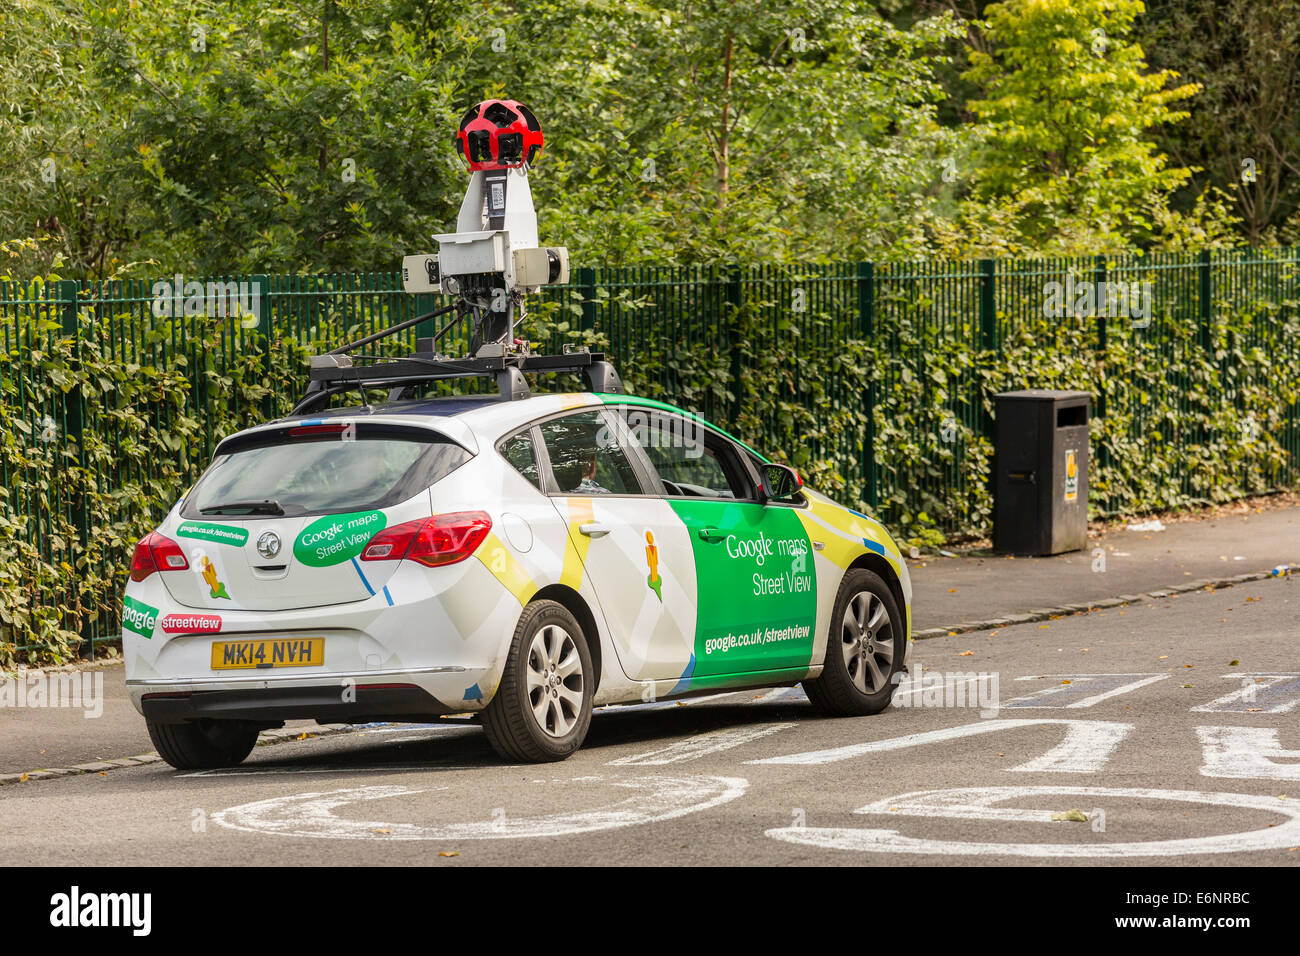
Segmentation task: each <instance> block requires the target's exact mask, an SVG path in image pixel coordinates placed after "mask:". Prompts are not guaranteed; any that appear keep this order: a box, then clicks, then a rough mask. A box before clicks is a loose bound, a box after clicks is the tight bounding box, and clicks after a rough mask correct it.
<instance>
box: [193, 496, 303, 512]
mask: <svg viewBox="0 0 1300 956" xmlns="http://www.w3.org/2000/svg"><path fill="white" fill-rule="evenodd" d="M232 512H233V513H236V514H239V513H243V514H250V515H282V514H284V509H283V508H281V507H280V502H278V501H275V500H274V499H271V498H267V499H266V500H264V501H228V502H226V503H225V504H222V505H209V506H208V507H206V508H200V509H199V514H205V515H223V514H230V513H232Z"/></svg>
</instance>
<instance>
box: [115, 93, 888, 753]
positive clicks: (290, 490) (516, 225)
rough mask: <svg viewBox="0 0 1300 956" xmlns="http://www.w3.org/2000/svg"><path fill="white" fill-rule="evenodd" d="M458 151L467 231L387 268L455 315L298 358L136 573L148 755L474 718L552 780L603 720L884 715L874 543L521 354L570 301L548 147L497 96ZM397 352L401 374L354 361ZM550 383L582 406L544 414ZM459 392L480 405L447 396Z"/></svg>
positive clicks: (440, 311)
mask: <svg viewBox="0 0 1300 956" xmlns="http://www.w3.org/2000/svg"><path fill="white" fill-rule="evenodd" d="M458 144H459V147H458V148H459V153H460V155H461V157H462V158H463V159H464V161H465V162H466V164H467V165H468V167H469V170H468V172H469V185H468V188H467V190H466V193H465V198H464V201H463V203H462V204H461V207H460V211H459V214H458V217H457V221H456V231H455V232H452V233H446V234H441V235H437V236H435V239H436V241H437V244H438V249H437V252H430V253H425V254H421V255H414V256H407V257H406V258H405V259H404V260H403V263H402V272H403V285H404V287H405V289H406V291H407V292H409V293H411V294H413V295H422V296H430V297H436V296H440V297H443V301H444V302H447V303H448V304H445V305H443V306H441V307H439V308H436V309H434V310H433V311H432V312H429V313H426V314H424V315H419V316H416V317H415V318H413V319H409V320H406V321H404V322H399V323H398V324H396V325H393V326H390V327H388V328H386V329H382V330H380V331H379V332H376V333H373V334H371V335H368V336H366V337H364V338H362V339H360V340H358V341H356V342H352V343H349V344H345V345H342V346H340V347H338V348H335V349H333V350H332V351H330V352H328V353H326V354H323V355H316V356H314V357H313V358H312V360H311V372H310V385H309V387H308V389H307V391H306V393H305V394H304V395H303V396H302V398H301V400H300V401H299V402H298V404H297V405H296V407H295V408H294V409H293V411H292V413H291V414H289V415H288V416H286V417H284V418H282V419H279V420H276V421H271V422H267V423H265V424H261V425H257V426H254V427H252V428H248V429H246V430H244V431H241V432H238V433H237V434H234V435H230V436H228V437H226V438H225V439H224V440H222V441H221V442H220V443H219V444H218V445H217V447H216V450H215V453H214V455H213V457H212V461H211V462H210V464H209V465H208V467H207V469H206V470H205V471H204V472H203V474H202V475H201V476H200V478H199V479H198V481H196V482H195V483H194V485H193V487H191V488H190V489H189V491H188V492H187V493H186V494H185V496H184V498H183V499H182V500H181V501H180V502H178V503H177V504H176V506H175V507H174V508H173V509H172V511H171V513H170V514H168V515H167V517H166V518H165V519H164V520H163V522H162V523H161V524H160V525H159V526H158V528H157V529H156V530H155V531H154V532H152V533H151V534H149V535H147V536H146V537H145V538H144V539H142V540H141V541H140V543H139V544H138V545H137V547H136V551H135V556H134V559H133V561H132V568H131V575H130V583H129V585H128V587H127V592H126V596H125V599H124V602H123V610H122V627H123V650H124V656H125V658H126V665H127V689H128V693H129V695H130V698H131V701H132V703H133V704H134V705H135V707H136V708H137V709H138V710H139V711H140V712H141V713H142V714H143V715H144V717H145V720H146V722H147V726H148V728H149V732H150V734H151V737H152V739H153V741H154V743H155V745H156V746H157V748H158V752H159V753H160V754H161V755H162V756H163V758H164V759H165V760H167V761H168V762H169V763H171V764H172V765H173V766H175V767H178V768H183V769H207V768H214V767H223V766H230V765H232V764H235V763H238V762H239V761H241V760H243V759H244V757H245V756H247V755H248V753H249V752H250V750H251V749H252V747H253V745H254V743H255V742H256V740H257V734H258V732H259V731H260V730H262V729H264V728H269V727H276V726H280V725H281V724H282V723H283V722H284V721H286V720H293V719H315V720H317V721H321V722H325V723H340V722H341V723H353V724H357V723H365V722H368V721H373V720H376V719H383V720H397V719H401V720H409V721H428V720H431V719H434V718H437V717H439V716H444V715H454V714H478V715H480V717H481V721H482V726H483V729H484V730H485V731H486V735H487V738H488V740H489V741H490V742H491V744H492V746H493V747H494V748H495V749H496V750H497V752H498V753H500V754H501V756H502V757H504V758H505V759H507V760H510V761H521V760H522V761H550V760H559V759H562V758H564V757H566V756H568V755H569V754H571V753H573V752H574V751H575V750H576V749H577V748H578V747H580V746H581V745H582V742H583V740H584V738H585V737H586V734H587V731H588V728H589V727H590V723H591V719H592V712H593V709H594V708H595V707H596V706H598V705H604V704H618V703H641V702H645V701H653V700H658V699H661V698H681V697H689V696H691V695H695V694H701V693H707V692H709V691H711V690H716V689H718V688H744V687H771V686H782V685H784V686H789V685H791V684H795V683H799V682H802V684H803V686H804V688H805V689H806V691H807V694H808V697H809V699H810V700H812V702H813V703H814V705H815V706H817V707H818V708H819V709H820V710H821V711H822V712H823V713H826V714H831V715H853V714H872V713H877V712H879V711H881V710H884V709H885V708H886V707H888V706H889V703H890V699H891V694H892V693H893V691H894V690H895V688H896V685H897V682H898V680H899V679H900V678H901V676H902V675H903V674H904V673H905V671H906V668H907V662H908V655H909V653H910V650H911V642H910V639H909V633H908V630H909V622H910V599H911V585H910V582H909V580H908V575H907V569H906V566H905V565H904V563H903V562H902V560H901V557H900V555H899V552H898V548H897V547H896V546H895V545H894V543H893V541H892V540H890V538H889V536H888V535H887V534H886V533H885V531H884V529H883V528H882V527H881V526H880V525H879V524H878V523H877V522H875V521H873V520H872V519H870V518H868V517H866V516H865V515H862V514H860V513H859V512H856V511H852V510H850V509H848V508H844V507H842V506H841V505H838V504H836V503H835V502H833V501H831V500H830V499H829V498H826V497H824V496H822V495H819V494H817V493H816V492H814V491H812V490H811V489H807V488H804V486H803V482H802V480H801V479H800V478H799V476H798V475H797V474H795V472H794V471H793V470H792V469H790V468H787V467H785V466H783V465H780V464H777V463H774V462H771V461H769V460H768V459H767V458H765V457H764V456H762V455H761V454H759V453H758V452H756V451H755V450H754V449H752V448H750V447H749V446H747V445H745V444H743V443H741V442H740V441H738V440H736V439H735V438H733V437H732V436H731V435H728V434H727V433H726V432H724V431H722V430H721V429H718V428H716V427H714V426H713V425H711V424H709V423H708V422H706V421H704V420H703V419H701V418H699V417H698V416H696V415H694V414H692V413H690V412H687V411H683V410H682V409H679V408H676V407H675V406H672V405H669V404H666V403H663V402H658V401H654V400H651V399H644V398H639V397H636V396H632V395H628V394H627V392H626V390H625V389H624V387H623V384H622V381H621V379H620V378H619V376H618V373H617V372H616V371H615V369H614V367H613V365H611V364H610V362H609V361H608V360H607V359H606V357H605V356H604V355H602V354H600V353H594V352H591V351H589V350H587V349H577V350H573V349H571V350H568V351H566V352H564V353H562V354H560V355H542V354H536V353H534V352H533V351H532V350H531V348H530V346H529V345H528V343H527V341H526V338H525V337H524V336H523V335H521V334H520V330H519V325H520V323H521V322H522V321H523V319H524V318H525V316H526V314H527V309H526V307H525V305H526V300H527V298H528V296H530V295H532V294H534V293H536V292H538V291H539V290H540V289H541V288H542V287H543V286H546V285H551V284H562V283H565V282H567V281H568V277H569V256H568V252H567V250H566V249H565V248H564V247H562V246H545V245H542V244H541V243H539V241H538V235H537V218H536V213H535V211H534V209H533V202H532V190H531V184H530V176H531V174H532V169H533V164H534V163H535V162H536V161H537V160H538V158H539V157H540V156H541V154H542V147H543V145H544V140H543V135H542V130H541V125H540V123H539V122H538V120H537V118H536V117H535V116H534V115H533V113H532V112H531V111H529V110H528V108H527V107H525V106H523V105H522V104H520V103H517V102H515V101H512V100H489V101H486V102H483V103H480V104H478V105H476V106H474V107H473V108H471V109H470V110H468V111H467V112H466V113H465V115H464V117H463V119H462V121H461V127H460V130H459V133H458ZM442 316H447V318H446V320H445V322H446V324H444V325H442V326H441V328H436V329H435V328H434V325H435V323H434V320H435V319H439V318H440V317H442ZM426 323H427V325H426ZM460 323H465V324H466V325H467V327H468V328H469V329H470V330H471V341H470V351H469V354H467V355H464V356H462V357H460V358H455V359H453V358H450V357H448V356H446V355H443V354H442V353H440V352H439V351H438V345H439V342H440V340H441V338H442V337H443V335H445V333H446V332H447V331H448V330H449V329H451V328H453V327H455V326H457V325H458V324H460ZM413 327H415V328H417V329H421V330H420V333H419V337H418V338H417V340H416V350H415V352H414V353H413V354H410V355H408V356H405V357H396V358H383V357H379V356H376V355H372V354H363V353H362V351H361V348H360V347H362V346H370V345H372V344H373V343H374V342H377V341H379V340H381V339H383V338H385V337H388V336H391V335H394V334H396V333H399V332H402V331H404V330H406V329H410V328H413ZM421 327H423V328H421ZM426 331H431V332H432V333H433V334H432V335H427V334H425V332H426ZM373 351H375V350H374V349H373V348H366V349H365V350H364V352H365V353H371V352H373ZM555 372H567V373H571V374H577V375H580V376H582V377H584V378H585V380H586V384H587V386H588V387H589V389H590V390H589V391H587V392H579V393H571V392H570V393H558V394H546V393H538V394H534V393H533V390H532V389H533V386H532V384H531V383H530V381H529V378H528V377H527V376H530V375H536V374H538V373H555ZM464 379H481V380H486V381H487V382H489V383H491V384H492V385H495V393H482V392H479V393H469V394H463V395H446V394H443V393H442V392H439V391H438V389H439V388H440V387H441V386H443V385H445V384H446V383H448V382H455V381H457V380H464ZM379 390H382V391H386V392H387V394H388V400H387V402H385V403H383V404H373V405H370V404H355V403H356V402H357V401H358V399H361V400H362V401H363V402H364V396H366V395H367V394H373V393H374V392H376V391H379ZM349 401H352V402H353V403H354V404H348V402H349ZM159 622H161V626H159ZM254 675H255V677H256V679H255V680H252V679H251V678H252V677H253V676H254ZM196 688H197V690H196ZM339 688H346V689H347V693H341V692H340V690H339Z"/></svg>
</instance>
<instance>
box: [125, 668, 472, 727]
mask: <svg viewBox="0 0 1300 956" xmlns="http://www.w3.org/2000/svg"><path fill="white" fill-rule="evenodd" d="M407 681H408V682H403V681H401V680H400V675H375V674H370V675H367V676H366V678H365V681H364V682H362V681H357V682H356V683H355V684H351V685H349V684H343V683H341V682H335V683H331V684H307V685H297V686H285V687H274V686H272V687H268V686H265V685H264V684H263V685H259V686H247V687H238V686H233V687H232V686H227V687H224V688H221V689H211V688H209V689H185V688H181V687H176V686H172V687H169V688H167V689H163V688H161V687H149V686H147V684H149V683H152V682H128V683H134V684H135V685H136V686H133V687H130V688H129V689H130V690H131V691H132V692H133V694H132V696H135V695H136V694H139V705H138V706H139V709H140V712H141V713H142V714H143V715H144V716H145V717H146V718H148V719H149V720H153V721H157V722H158V723H163V724H174V723H184V722H185V721H189V720H198V719H201V718H208V719H213V720H249V721H255V722H258V723H280V722H281V721H285V720H316V721H319V722H320V723H330V724H347V723H364V722H366V721H371V720H396V721H412V720H421V719H425V718H434V717H441V716H442V715H444V714H450V713H454V711H453V710H452V708H450V707H448V706H446V705H445V704H443V703H441V702H440V701H439V700H438V699H437V698H436V697H434V696H433V695H432V694H430V693H429V692H428V691H427V690H425V689H424V688H423V687H420V686H419V685H417V684H414V683H409V677H408V678H407ZM142 683H144V684H146V686H144V687H141V686H140V684H142Z"/></svg>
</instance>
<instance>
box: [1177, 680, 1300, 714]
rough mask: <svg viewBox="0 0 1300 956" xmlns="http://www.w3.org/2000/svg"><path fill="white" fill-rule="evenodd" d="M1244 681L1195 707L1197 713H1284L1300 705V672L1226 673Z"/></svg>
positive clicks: (1194, 710)
mask: <svg viewBox="0 0 1300 956" xmlns="http://www.w3.org/2000/svg"><path fill="white" fill-rule="evenodd" d="M1223 677H1224V679H1225V680H1238V681H1241V685H1242V686H1241V688H1240V689H1239V690H1235V691H1233V692H1232V693H1231V694H1226V695H1225V696H1223V697H1220V698H1218V699H1216V700H1212V701H1210V702H1209V703H1208V704H1201V705H1200V706H1198V707H1193V708H1192V713H1194V714H1249V713H1261V714H1285V713H1286V712H1287V711H1289V710H1293V709H1294V708H1295V707H1296V706H1297V705H1300V674H1224V675H1223Z"/></svg>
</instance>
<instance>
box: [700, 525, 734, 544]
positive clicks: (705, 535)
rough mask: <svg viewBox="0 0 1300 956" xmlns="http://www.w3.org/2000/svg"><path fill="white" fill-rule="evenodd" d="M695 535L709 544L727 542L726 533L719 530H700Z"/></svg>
mask: <svg viewBox="0 0 1300 956" xmlns="http://www.w3.org/2000/svg"><path fill="white" fill-rule="evenodd" d="M696 533H697V534H698V535H699V536H700V538H701V539H702V540H704V541H708V542H711V543H712V544H717V543H718V542H719V541H725V540H727V532H725V531H723V530H722V529H721V528H701V529H700V530H699V531H698V532H696Z"/></svg>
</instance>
